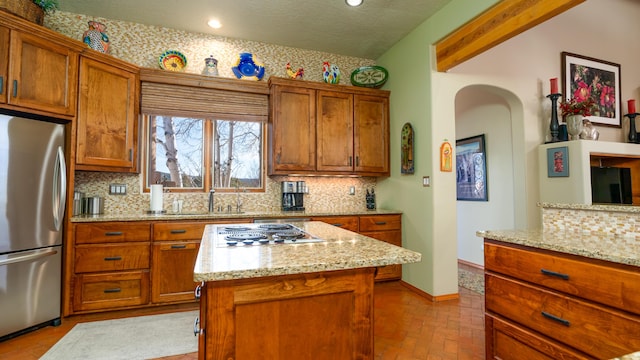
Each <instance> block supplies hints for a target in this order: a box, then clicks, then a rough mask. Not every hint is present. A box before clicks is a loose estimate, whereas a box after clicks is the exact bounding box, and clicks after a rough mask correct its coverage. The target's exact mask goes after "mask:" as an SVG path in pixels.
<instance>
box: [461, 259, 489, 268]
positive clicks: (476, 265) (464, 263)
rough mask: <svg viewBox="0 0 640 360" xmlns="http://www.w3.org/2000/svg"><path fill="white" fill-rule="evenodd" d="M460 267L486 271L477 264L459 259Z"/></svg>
mask: <svg viewBox="0 0 640 360" xmlns="http://www.w3.org/2000/svg"><path fill="white" fill-rule="evenodd" d="M458 265H463V266H468V267H470V268H474V269H478V270H480V271H484V266H482V265H480V264H476V263H472V262H470V261H466V260H462V259H458Z"/></svg>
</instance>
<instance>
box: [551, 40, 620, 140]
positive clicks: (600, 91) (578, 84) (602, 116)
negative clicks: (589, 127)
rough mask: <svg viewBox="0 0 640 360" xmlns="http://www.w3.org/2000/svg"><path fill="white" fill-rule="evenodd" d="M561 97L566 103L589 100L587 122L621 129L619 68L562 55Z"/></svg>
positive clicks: (587, 58) (598, 61) (618, 66)
mask: <svg viewBox="0 0 640 360" xmlns="http://www.w3.org/2000/svg"><path fill="white" fill-rule="evenodd" d="M562 78H563V79H564V82H563V84H562V87H563V88H562V94H563V97H564V98H565V100H570V99H574V100H575V101H576V102H583V101H585V100H587V99H591V100H593V102H594V107H593V109H592V111H591V115H590V116H588V117H587V118H588V120H589V121H591V122H592V123H595V124H599V125H606V126H614V127H621V126H622V114H621V113H622V110H621V102H620V64H614V63H611V62H608V61H604V60H598V59H594V58H590V57H586V56H582V55H576V54H571V53H568V52H562Z"/></svg>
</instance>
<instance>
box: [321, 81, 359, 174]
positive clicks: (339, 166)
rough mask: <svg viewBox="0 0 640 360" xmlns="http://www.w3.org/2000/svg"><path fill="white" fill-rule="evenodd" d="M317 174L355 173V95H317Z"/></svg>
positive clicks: (330, 93) (331, 93)
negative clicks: (332, 172)
mask: <svg viewBox="0 0 640 360" xmlns="http://www.w3.org/2000/svg"><path fill="white" fill-rule="evenodd" d="M316 131H317V142H318V148H317V151H318V154H317V156H318V157H317V170H318V171H347V172H349V171H353V165H354V162H355V159H354V156H353V96H352V95H351V94H349V93H343V92H329V91H319V92H318V124H317V126H316Z"/></svg>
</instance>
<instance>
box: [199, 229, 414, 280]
mask: <svg viewBox="0 0 640 360" xmlns="http://www.w3.org/2000/svg"><path fill="white" fill-rule="evenodd" d="M293 224H294V225H296V226H298V227H300V228H302V229H304V230H305V231H307V232H309V233H311V234H313V235H314V236H316V237H318V238H321V239H323V240H324V241H323V242H319V243H310V244H309V243H308V244H282V245H266V246H247V247H226V246H216V244H215V243H214V242H215V238H214V237H213V236H212V234H213V231H214V229H215V226H216V225H207V227H206V228H205V231H204V235H203V237H202V242H201V245H200V250H199V252H198V257H197V259H196V265H195V269H194V281H198V282H199V281H222V280H237V279H247V278H259V277H269V276H278V275H291V274H302V273H314V272H324V271H335V270H349V269H357V268H366V267H376V266H385V265H394V264H408V263H416V262H420V261H421V260H422V254H420V253H418V252H415V251H412V250H408V249H405V248H402V247H399V246H396V245H392V244H389V243H386V242H384V241H379V240H376V239H373V238H371V237H368V236H364V235H360V234H358V233H355V232H352V231H348V230H344V229H341V228H339V227H336V226H333V225H329V224H326V223H323V222H319V221H308V222H297V223H293Z"/></svg>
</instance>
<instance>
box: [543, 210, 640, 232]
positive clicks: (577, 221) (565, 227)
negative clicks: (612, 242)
mask: <svg viewBox="0 0 640 360" xmlns="http://www.w3.org/2000/svg"><path fill="white" fill-rule="evenodd" d="M582 207H583V208H576V207H575V206H574V207H571V208H557V207H553V208H550V207H544V206H543V207H542V227H543V229H545V231H547V230H551V231H564V232H569V233H571V232H575V233H591V234H601V235H638V234H640V213H639V212H637V211H617V209H616V208H615V207H605V206H589V205H583V206H582ZM633 210H635V209H633Z"/></svg>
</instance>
